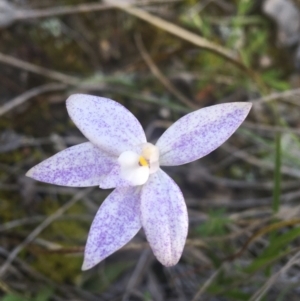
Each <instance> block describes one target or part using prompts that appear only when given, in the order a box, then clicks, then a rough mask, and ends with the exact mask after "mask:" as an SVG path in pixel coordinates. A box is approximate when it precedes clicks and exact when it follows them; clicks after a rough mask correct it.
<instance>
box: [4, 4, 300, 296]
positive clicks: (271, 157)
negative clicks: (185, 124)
mask: <svg viewBox="0 0 300 301" xmlns="http://www.w3.org/2000/svg"><path fill="white" fill-rule="evenodd" d="M121 2H122V4H126V3H127V4H128V3H129V2H128V1H125V0H123V1H121ZM130 3H131V6H124V7H123V6H122V5H119V4H116V3H115V2H113V1H106V2H101V1H98V2H95V0H94V1H88V0H55V1H50V0H7V1H4V0H0V299H1V300H2V301H21V300H28V301H51V300H58V301H60V300H68V301H69V300H74V301H75V300H76V301H78V300H82V301H94V300H95V301H96V300H122V301H126V300H132V301H135V300H137V301H138V300H145V301H150V300H154V301H163V300H180V301H181V300H183V301H185V300H193V301H196V300H209V301H227V300H237V301H240V300H241V301H242V300H250V301H254V300H272V301H273V300H274V301H282V300H287V301H293V300H299V298H300V239H299V235H300V228H299V223H300V205H299V204H300V203H299V201H300V185H299V178H300V140H299V134H300V108H299V105H300V102H299V94H300V12H299V9H300V2H299V1H297V0H295V1H292V0H267V1H260V0H203V1H196V0H140V1H131V2H130ZM76 92H82V93H88V94H94V95H99V96H104V97H108V98H112V99H114V100H117V101H118V102H120V103H122V104H123V105H124V106H126V107H127V108H128V109H129V110H130V111H131V112H133V113H134V114H135V115H136V116H137V118H138V119H139V120H140V122H141V123H142V125H143V127H144V128H145V131H146V135H147V138H148V140H150V141H154V142H155V140H156V139H157V138H158V137H159V136H160V134H161V133H162V132H163V131H164V130H165V129H166V128H167V127H168V126H169V125H170V124H172V123H173V122H174V121H176V120H177V119H178V118H180V117H181V116H183V115H184V114H186V113H188V112H190V111H192V110H195V109H197V108H201V107H204V106H208V105H213V104H217V103H225V102H234V101H248V102H250V101H251V102H253V108H252V111H251V113H250V115H249V117H248V118H247V120H246V122H245V123H244V124H243V125H242V126H241V128H240V129H239V130H238V131H237V132H236V133H235V134H234V135H233V137H232V138H230V139H229V141H227V142H226V143H225V144H224V145H223V146H222V147H220V148H219V149H218V150H216V151H214V152H213V153H211V154H210V155H208V156H207V157H205V158H203V159H201V160H199V161H197V162H194V163H191V164H188V165H185V166H180V167H172V168H166V171H167V172H168V173H169V174H170V175H171V176H172V177H173V178H174V179H175V180H176V182H177V183H178V184H179V186H180V188H181V189H182V191H183V194H184V196H185V200H186V203H187V206H188V210H189V222H190V228H189V236H188V241H187V244H186V247H185V250H184V253H183V256H182V259H181V261H180V262H179V263H178V264H177V265H176V266H175V267H172V268H165V267H163V266H161V265H160V264H159V263H158V262H157V261H156V259H155V258H154V256H153V255H152V252H151V251H150V249H149V246H148V244H147V242H146V240H145V236H144V233H143V232H142V231H141V232H140V233H139V234H138V235H137V236H136V237H135V238H134V239H133V241H132V242H130V243H129V244H128V245H127V246H125V247H124V248H123V249H121V250H120V251H118V252H116V253H115V254H113V255H112V256H110V257H109V258H108V259H106V260H105V261H104V262H102V263H100V264H99V265H98V266H96V267H95V268H93V269H92V270H89V271H86V272H81V270H80V269H81V264H82V251H83V248H84V244H85V240H86V237H87V233H88V230H89V226H90V224H91V221H92V219H93V217H94V215H95V213H96V211H97V209H98V207H99V206H100V204H101V203H102V201H103V200H104V199H105V197H106V196H107V195H108V194H109V193H110V191H107V190H100V189H98V188H97V187H96V188H93V189H75V188H74V189H73V188H72V189H71V188H66V187H56V186H53V185H47V184H43V183H38V182H35V181H33V180H31V179H29V178H26V177H25V176H24V175H25V173H26V171H27V170H28V169H29V168H31V167H32V166H34V165H35V164H37V163H39V162H41V161H42V160H44V159H46V158H48V157H49V156H51V155H53V154H55V153H56V152H58V151H60V150H62V149H64V148H66V147H68V146H71V145H74V144H78V143H80V142H82V141H85V139H84V137H83V135H82V134H81V133H80V132H79V131H78V130H77V128H76V127H75V126H74V124H73V123H72V122H71V120H70V118H69V117H68V115H67V112H66V108H65V100H66V98H67V97H68V96H69V95H70V94H73V93H76Z"/></svg>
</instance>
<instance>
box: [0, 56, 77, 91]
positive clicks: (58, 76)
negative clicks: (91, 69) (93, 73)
mask: <svg viewBox="0 0 300 301" xmlns="http://www.w3.org/2000/svg"><path fill="white" fill-rule="evenodd" d="M0 63H3V64H6V65H11V66H14V67H16V68H20V69H24V70H26V71H30V72H33V73H36V74H39V75H42V76H45V77H49V78H51V79H54V80H58V81H60V82H62V83H65V84H68V85H78V84H79V83H80V79H79V78H76V77H73V76H69V75H65V74H63V73H60V72H57V71H53V70H50V69H47V68H44V67H40V66H37V65H34V64H31V63H27V62H24V61H22V60H20V59H17V58H14V57H12V56H9V55H6V54H3V53H0Z"/></svg>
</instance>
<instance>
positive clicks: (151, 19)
mask: <svg viewBox="0 0 300 301" xmlns="http://www.w3.org/2000/svg"><path fill="white" fill-rule="evenodd" d="M106 1H107V0H106ZM107 2H108V1H107ZM111 2H113V3H114V5H115V6H116V7H117V8H119V9H121V10H123V11H125V12H127V13H128V14H130V15H133V16H135V17H137V18H139V19H142V20H144V21H146V22H148V23H150V24H152V25H154V26H156V27H158V28H161V29H163V30H165V31H167V32H169V33H171V34H173V35H175V36H177V37H179V38H181V39H183V40H185V41H187V42H190V43H192V44H194V45H196V46H198V47H200V48H203V49H207V50H210V51H212V52H214V53H216V54H217V55H219V56H221V57H223V58H225V59H227V60H229V61H230V62H232V63H233V64H235V65H236V66H238V67H239V68H240V69H242V70H243V71H246V72H247V73H249V74H250V73H251V74H252V75H253V72H251V71H250V70H249V69H248V68H247V67H246V66H245V65H244V64H243V63H242V62H241V61H240V60H239V59H238V56H237V54H236V53H235V52H233V51H231V50H229V49H226V48H224V47H222V46H220V45H217V44H215V43H212V42H210V41H208V40H207V39H205V38H203V37H201V36H199V35H197V34H195V33H193V32H190V31H188V30H186V29H184V28H182V27H180V26H178V25H175V24H173V23H171V22H168V21H166V20H164V19H161V18H159V17H157V16H154V15H152V14H150V13H148V12H146V11H144V10H143V9H140V8H137V7H133V6H129V5H128V4H125V5H124V4H123V3H122V2H121V1H119V0H118V1H116V0H114V1H111Z"/></svg>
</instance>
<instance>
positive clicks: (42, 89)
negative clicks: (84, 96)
mask: <svg viewBox="0 0 300 301" xmlns="http://www.w3.org/2000/svg"><path fill="white" fill-rule="evenodd" d="M65 88H66V85H65V84H56V83H51V84H46V85H42V86H39V87H35V88H33V89H31V90H29V91H26V92H25V93H23V94H21V95H18V96H17V97H15V98H14V99H12V100H10V101H8V102H6V103H5V104H4V105H3V106H1V107H0V116H2V115H4V114H5V113H7V112H9V111H11V110H12V109H14V108H16V107H17V106H19V105H21V104H23V103H25V102H26V101H28V100H29V99H31V98H33V97H35V96H37V95H40V94H43V93H47V92H52V91H57V90H63V89H65Z"/></svg>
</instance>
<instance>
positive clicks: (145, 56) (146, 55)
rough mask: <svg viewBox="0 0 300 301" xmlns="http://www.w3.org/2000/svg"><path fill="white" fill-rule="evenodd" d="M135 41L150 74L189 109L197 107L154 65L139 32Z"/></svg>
mask: <svg viewBox="0 0 300 301" xmlns="http://www.w3.org/2000/svg"><path fill="white" fill-rule="evenodd" d="M134 37H135V42H136V45H137V48H138V50H139V52H140V54H141V56H142V57H143V59H144V61H145V63H146V64H147V65H148V67H149V69H150V70H151V72H152V74H153V75H154V76H155V77H156V78H157V79H158V80H159V81H160V82H161V83H162V85H163V86H164V87H165V88H166V89H167V90H168V91H169V92H170V93H172V94H173V95H174V96H175V97H176V98H177V99H179V100H180V101H181V102H182V103H183V104H184V105H186V106H188V107H189V108H191V109H194V110H195V109H199V107H198V106H197V105H195V104H194V103H193V102H191V101H190V100H189V99H188V98H187V97H186V96H185V95H184V94H182V93H181V92H180V91H179V90H178V89H177V88H176V87H175V86H174V85H173V84H172V83H171V82H170V81H169V79H168V78H167V77H166V76H164V74H163V73H162V72H161V71H160V70H159V68H158V67H157V66H156V65H155V63H154V61H153V60H152V59H151V57H150V55H149V53H148V52H147V50H146V48H145V46H144V44H143V41H142V38H141V36H140V35H139V34H136V35H135V36H134Z"/></svg>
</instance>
